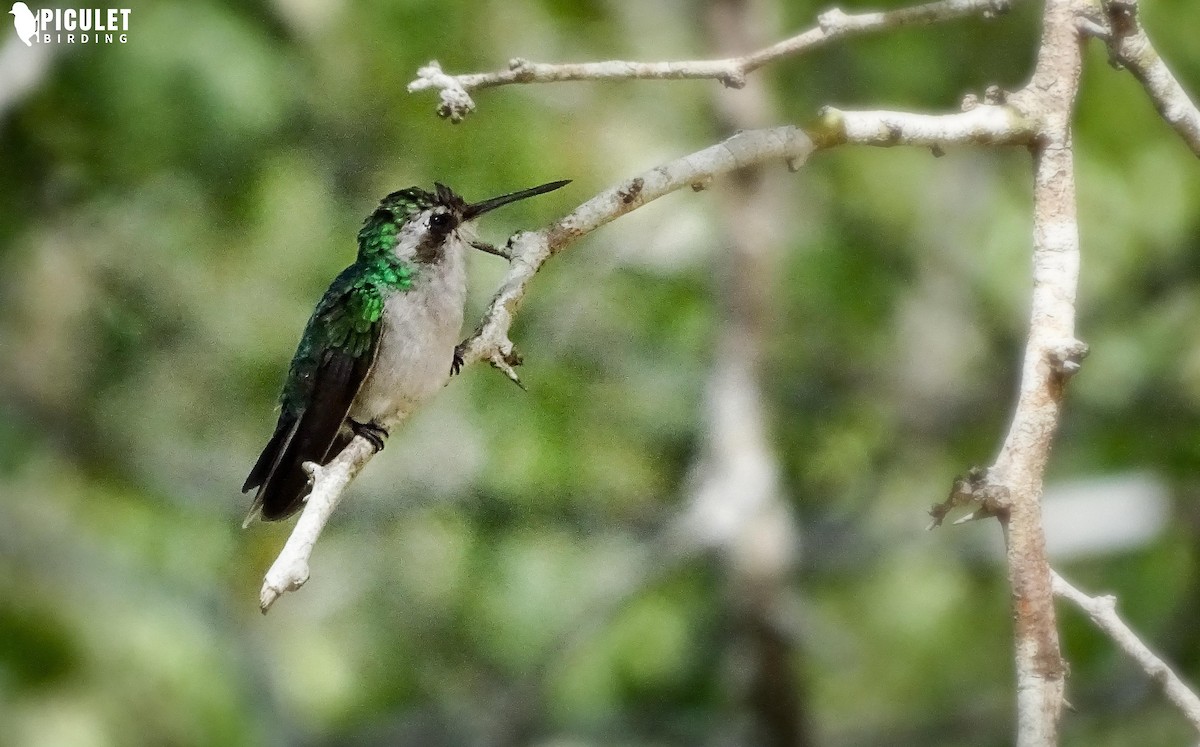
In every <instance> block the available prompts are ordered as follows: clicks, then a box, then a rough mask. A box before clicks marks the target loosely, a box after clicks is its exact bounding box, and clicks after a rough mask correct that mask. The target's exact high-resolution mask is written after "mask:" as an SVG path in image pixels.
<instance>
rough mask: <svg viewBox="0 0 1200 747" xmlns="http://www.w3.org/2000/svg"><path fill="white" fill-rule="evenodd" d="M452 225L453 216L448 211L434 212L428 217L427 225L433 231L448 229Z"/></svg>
mask: <svg viewBox="0 0 1200 747" xmlns="http://www.w3.org/2000/svg"><path fill="white" fill-rule="evenodd" d="M453 226H454V216H452V215H450V214H449V213H434V214H433V215H431V216H430V217H429V227H430V228H432V229H433V230H435V231H449V230H450V229H451V228H452V227H453Z"/></svg>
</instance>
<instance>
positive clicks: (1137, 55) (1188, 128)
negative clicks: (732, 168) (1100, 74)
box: [1091, 0, 1200, 156]
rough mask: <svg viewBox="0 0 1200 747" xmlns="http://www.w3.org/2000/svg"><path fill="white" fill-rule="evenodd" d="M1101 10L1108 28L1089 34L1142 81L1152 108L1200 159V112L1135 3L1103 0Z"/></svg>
mask: <svg viewBox="0 0 1200 747" xmlns="http://www.w3.org/2000/svg"><path fill="white" fill-rule="evenodd" d="M1103 11H1104V16H1105V21H1106V23H1107V27H1104V26H1100V27H1098V28H1096V29H1092V30H1091V33H1093V34H1094V35H1096V36H1100V37H1102V38H1103V39H1104V40H1105V42H1106V43H1107V44H1108V52H1109V56H1110V58H1111V59H1112V61H1113V62H1114V63H1115V64H1118V65H1120V66H1121V67H1124V68H1126V69H1127V70H1129V72H1131V73H1133V76H1134V77H1135V78H1137V79H1138V80H1139V81H1141V82H1142V85H1143V86H1144V87H1145V89H1146V93H1147V94H1149V95H1150V99H1151V100H1152V101H1153V102H1154V108H1155V109H1157V110H1158V113H1159V114H1161V115H1162V118H1163V119H1165V120H1166V121H1167V123H1168V124H1169V125H1171V127H1173V128H1175V131H1176V132H1178V133H1179V136H1180V137H1182V138H1183V141H1184V142H1185V143H1187V145H1188V147H1189V148H1191V149H1192V152H1193V153H1195V154H1196V155H1197V156H1200V109H1197V108H1196V104H1195V103H1194V102H1193V101H1192V100H1191V99H1190V98H1189V97H1188V95H1187V92H1186V91H1184V90H1183V86H1181V85H1179V81H1178V80H1176V79H1175V76H1174V75H1173V74H1172V73H1171V70H1170V69H1169V68H1168V67H1167V64H1166V63H1165V62H1163V60H1162V58H1161V57H1159V56H1158V52H1156V51H1155V50H1154V46H1153V45H1152V44H1151V43H1150V37H1149V36H1147V35H1146V31H1145V30H1144V29H1143V28H1142V23H1141V21H1140V20H1139V19H1138V2H1137V0H1104V3H1103Z"/></svg>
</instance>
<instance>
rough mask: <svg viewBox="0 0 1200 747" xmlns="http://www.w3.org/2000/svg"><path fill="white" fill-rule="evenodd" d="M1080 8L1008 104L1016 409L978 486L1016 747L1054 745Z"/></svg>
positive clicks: (1060, 8)
mask: <svg viewBox="0 0 1200 747" xmlns="http://www.w3.org/2000/svg"><path fill="white" fill-rule="evenodd" d="M1084 7H1085V6H1084V4H1083V3H1082V2H1077V0H1046V5H1045V11H1044V14H1043V20H1042V40H1041V44H1040V45H1039V47H1038V59H1037V65H1036V67H1035V69H1034V73H1033V77H1032V80H1031V81H1030V83H1029V85H1028V86H1026V87H1025V88H1024V89H1022V90H1021V91H1018V92H1017V93H1015V94H1013V95H1012V96H1011V97H1010V98H1009V100H1010V103H1012V104H1013V105H1014V106H1015V107H1016V108H1017V109H1019V110H1021V111H1022V112H1024V113H1025V115H1026V116H1027V117H1028V118H1030V119H1032V120H1035V121H1037V122H1038V123H1039V127H1038V129H1039V133H1038V139H1037V143H1036V145H1035V147H1034V151H1033V152H1034V187H1033V197H1034V208H1033V209H1034V216H1033V298H1032V303H1031V305H1032V310H1031V314H1030V321H1029V337H1028V341H1027V343H1026V347H1025V362H1024V365H1023V368H1022V371H1021V385H1020V393H1019V395H1018V398H1017V405H1016V410H1015V412H1014V413H1013V419H1012V423H1011V425H1010V427H1009V430H1008V435H1007V437H1006V438H1005V440H1004V444H1003V446H1002V447H1001V449H1000V453H999V454H998V455H997V457H996V461H995V463H994V464H993V465H992V467H991V468H990V469H989V470H988V471H987V481H988V483H989V484H991V485H992V486H994V487H995V488H996V489H997V491H998V492H1003V493H1004V495H1005V496H1006V498H1007V502H1008V505H1007V506H1006V507H1005V509H1004V511H1003V513H1002V514H1001V515H1000V519H1001V522H1002V523H1003V526H1004V531H1005V538H1006V540H1007V555H1008V576H1009V587H1010V589H1011V591H1012V597H1013V618H1014V638H1015V647H1016V674H1017V744H1018V745H1019V746H1022V747H1035V746H1037V747H1041V746H1042V745H1051V744H1057V743H1058V720H1059V717H1060V715H1061V713H1062V705H1063V688H1064V679H1065V676H1066V671H1065V670H1066V668H1065V664H1064V662H1063V659H1062V654H1061V651H1060V648H1059V640H1058V626H1057V622H1056V620H1055V615H1054V600H1053V597H1052V594H1051V588H1050V564H1049V562H1048V560H1047V558H1046V538H1045V536H1044V532H1043V529H1042V516H1041V498H1042V479H1043V476H1044V473H1045V469H1046V463H1047V461H1048V460H1049V457H1050V448H1051V445H1052V444H1053V440H1054V434H1055V432H1056V431H1057V429H1058V423H1059V417H1060V414H1061V410H1062V403H1063V390H1064V383H1065V381H1066V378H1067V377H1066V376H1064V375H1063V374H1062V373H1060V370H1061V369H1062V365H1061V364H1059V365H1057V366H1056V364H1055V361H1062V360H1065V359H1068V358H1071V357H1072V354H1071V353H1070V352H1069V351H1076V350H1080V349H1081V347H1080V345H1079V343H1078V342H1077V341H1076V340H1075V292H1076V286H1077V285H1078V279H1079V226H1078V220H1077V217H1076V206H1075V173H1074V168H1075V167H1074V154H1073V152H1072V147H1071V113H1072V111H1073V109H1074V105H1075V98H1076V96H1077V94H1078V90H1079V76H1080V71H1081V68H1082V54H1081V49H1080V39H1079V35H1078V26H1077V20H1078V18H1079V16H1080V14H1081V12H1082V11H1083V9H1084Z"/></svg>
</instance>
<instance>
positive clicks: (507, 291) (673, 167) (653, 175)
mask: <svg viewBox="0 0 1200 747" xmlns="http://www.w3.org/2000/svg"><path fill="white" fill-rule="evenodd" d="M1033 134H1034V128H1033V126H1032V125H1031V124H1030V122H1029V121H1028V120H1026V119H1025V118H1023V117H1021V116H1020V115H1018V114H1017V113H1016V112H1015V111H1014V110H1012V109H1011V108H1009V107H1007V106H1001V105H984V106H978V107H976V108H974V109H972V110H970V111H966V112H960V113H955V114H940V115H938V114H913V113H909V112H889V111H863V112H854V111H840V110H837V109H832V108H829V107H826V108H825V109H823V110H822V116H821V118H820V120H819V121H818V122H817V123H816V124H814V125H813V126H811V127H809V128H807V129H802V128H799V127H793V126H785V127H774V128H769V129H762V130H747V131H744V132H739V133H737V134H736V135H734V136H732V137H730V138H728V139H727V140H725V141H723V142H720V143H717V144H716V145H712V146H709V147H708V148H705V149H704V150H701V151H698V152H696V153H692V154H691V155H687V156H684V157H682V158H679V159H676V160H674V161H671V162H669V163H666V164H663V165H662V166H659V167H657V168H654V169H651V170H649V171H646V172H644V173H642V174H639V175H638V176H635V177H633V178H631V179H627V180H625V181H623V182H621V183H620V184H618V185H616V186H614V187H612V188H610V189H608V190H605V191H604V192H601V193H600V194H598V195H596V196H595V197H593V198H592V199H590V200H588V201H587V202H585V203H583V204H582V205H580V206H579V207H577V208H576V209H575V210H574V211H572V212H571V213H570V214H569V215H567V216H565V217H564V218H562V219H561V220H559V221H558V222H556V223H554V224H552V225H550V226H548V227H547V228H544V229H542V230H540V231H535V232H526V233H519V234H517V235H516V236H514V237H513V238H512V239H511V240H510V242H509V253H510V256H511V260H510V262H511V263H510V265H509V270H508V273H507V274H506V275H505V278H504V280H503V282H502V283H501V286H500V289H499V290H498V291H497V292H496V295H495V296H494V297H493V298H492V301H491V303H490V304H489V305H488V308H487V311H486V312H485V313H484V316H483V320H482V321H481V322H480V325H479V327H478V328H477V329H476V330H475V333H474V334H473V335H471V336H470V337H469V338H467V339H466V340H465V341H464V342H463V344H462V345H461V346H460V348H459V349H460V352H461V354H462V358H463V360H464V361H467V362H470V361H476V360H483V361H487V362H489V363H491V364H492V365H493V366H495V367H496V368H498V369H500V370H501V371H503V372H504V373H505V374H507V375H508V377H509V378H510V379H512V380H513V381H518V378H517V374H516V372H515V370H514V369H513V366H514V365H516V363H517V362H519V357H518V356H517V355H516V353H515V352H514V349H513V344H512V341H511V340H509V337H508V332H509V329H510V328H511V326H512V322H513V315H514V314H515V313H516V311H517V309H518V308H519V307H520V304H521V301H522V299H523V298H524V297H525V292H526V289H527V288H528V285H529V281H530V280H532V279H533V276H534V275H535V274H536V273H537V271H538V270H539V269H540V268H541V266H542V265H543V264H544V263H545V262H546V260H547V259H549V258H550V257H552V256H553V255H555V254H557V253H558V252H560V251H562V250H563V249H565V248H566V247H567V246H569V245H570V244H572V243H574V242H575V241H576V240H578V239H579V238H580V237H582V236H585V235H586V234H588V233H591V232H592V231H594V230H596V229H597V228H599V227H601V226H603V225H604V224H606V223H608V222H609V221H612V220H614V219H616V218H618V217H620V216H622V215H624V214H625V213H628V212H629V211H631V210H634V209H636V208H638V207H640V206H642V205H644V204H646V203H647V202H650V201H652V200H655V199H657V198H659V197H662V196H663V195H665V194H669V193H671V192H674V191H675V190H678V189H682V188H684V187H689V186H696V185H703V184H706V183H707V182H708V181H709V180H711V179H713V178H714V177H717V176H721V175H724V174H727V173H729V172H731V171H735V170H737V169H740V168H744V167H746V166H753V165H757V164H762V163H767V162H770V161H786V162H787V163H788V164H789V166H791V167H792V168H798V167H799V165H800V164H802V163H804V161H805V160H806V159H807V158H808V156H809V155H810V154H811V153H813V152H814V151H816V150H818V149H826V148H831V147H834V146H837V145H845V144H857V145H876V146H891V145H919V146H938V147H941V146H947V147H948V146H952V145H971V144H979V143H988V144H1008V145H1027V144H1029V143H1030V142H1031V141H1032V138H1033Z"/></svg>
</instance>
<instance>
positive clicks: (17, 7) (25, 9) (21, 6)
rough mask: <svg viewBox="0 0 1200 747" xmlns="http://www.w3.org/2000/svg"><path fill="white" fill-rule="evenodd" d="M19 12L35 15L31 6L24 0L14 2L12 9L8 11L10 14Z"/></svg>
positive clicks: (13, 14)
mask: <svg viewBox="0 0 1200 747" xmlns="http://www.w3.org/2000/svg"><path fill="white" fill-rule="evenodd" d="M17 13H26V14H28V15H33V11H31V10H30V9H29V6H28V5H26V4H25V3H22V2H16V3H13V5H12V10H10V11H8V14H9V15H10V16H15V15H16V14H17Z"/></svg>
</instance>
